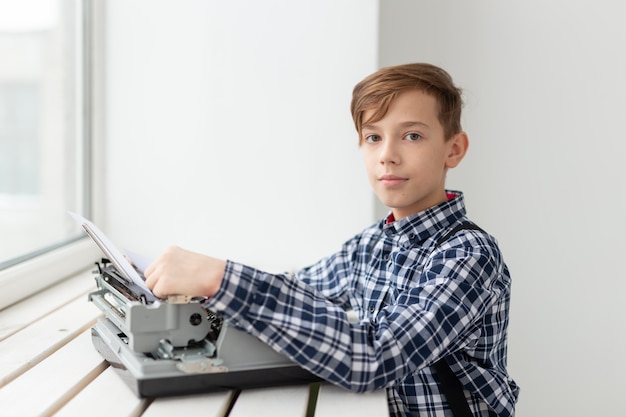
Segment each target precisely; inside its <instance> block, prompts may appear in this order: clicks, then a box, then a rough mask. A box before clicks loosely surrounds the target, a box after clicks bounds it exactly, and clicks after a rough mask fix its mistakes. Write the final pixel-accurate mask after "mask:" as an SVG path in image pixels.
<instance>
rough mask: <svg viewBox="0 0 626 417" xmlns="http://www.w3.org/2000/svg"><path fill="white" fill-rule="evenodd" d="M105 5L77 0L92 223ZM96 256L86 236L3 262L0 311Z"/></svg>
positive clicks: (85, 174) (85, 180)
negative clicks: (80, 32) (102, 17)
mask: <svg viewBox="0 0 626 417" xmlns="http://www.w3.org/2000/svg"><path fill="white" fill-rule="evenodd" d="M102 3H103V2H99V1H94V0H79V1H78V5H79V7H80V11H79V13H80V15H79V16H80V21H81V23H80V24H81V26H82V27H81V28H80V30H81V31H82V33H83V35H82V36H81V37H80V43H79V45H78V49H79V50H80V51H81V54H82V59H81V60H79V62H78V65H80V66H81V68H80V74H81V78H82V79H81V81H80V82H81V84H82V91H81V94H80V96H79V101H80V108H82V114H80V113H79V114H78V115H77V116H78V117H80V118H81V123H80V130H79V132H78V134H79V135H80V137H82V141H80V142H81V145H80V146H81V147H82V151H81V155H82V158H83V162H84V163H83V169H82V173H81V174H82V184H81V186H82V192H83V199H84V213H85V216H86V217H91V218H92V219H93V218H94V216H95V215H96V214H97V213H96V210H95V209H94V202H96V200H98V199H97V198H96V195H97V191H98V190H102V189H103V187H101V186H99V184H100V185H101V179H100V182H98V177H99V176H97V175H96V170H97V169H98V167H101V165H100V163H99V162H98V161H99V160H98V158H97V157H95V156H96V155H98V154H100V155H101V154H102V153H101V152H100V151H102V149H96V146H95V144H96V143H98V142H102V141H101V140H100V141H96V136H97V134H96V131H101V128H102V120H103V117H102V114H101V110H102V109H103V108H104V107H103V106H101V105H100V104H99V98H100V97H102V94H101V91H102V88H103V87H102V84H103V79H104V77H103V73H102V70H101V68H102V65H101V61H102V59H101V58H102V53H103V47H102V46H103V38H104V36H103V33H102V31H103V26H104V25H103V22H102V19H101V18H100V17H101V16H102V12H103V10H104V9H103V7H104V6H103V5H102ZM99 256H100V253H99V251H98V250H97V247H96V246H95V245H94V244H93V242H92V241H91V240H90V239H89V238H88V237H87V236H86V235H85V236H79V237H75V238H71V239H68V240H66V241H61V242H58V243H57V244H54V245H51V246H49V247H47V248H44V249H40V250H35V251H33V252H31V253H28V254H24V255H23V256H21V257H18V258H16V259H15V261H10V262H7V265H8V266H7V267H5V268H4V269H2V270H0V310H2V309H4V308H5V307H7V306H10V305H12V304H15V303H16V302H19V301H20V300H22V299H24V298H27V297H28V296H30V295H32V294H35V293H37V292H39V291H41V290H43V289H45V288H47V287H50V286H52V285H54V284H55V283H57V282H59V281H62V280H64V279H66V278H69V277H71V276H73V275H75V274H76V273H78V272H80V271H83V270H87V269H88V268H89V266H90V265H92V264H93V262H95V261H96V260H97V259H98V258H99Z"/></svg>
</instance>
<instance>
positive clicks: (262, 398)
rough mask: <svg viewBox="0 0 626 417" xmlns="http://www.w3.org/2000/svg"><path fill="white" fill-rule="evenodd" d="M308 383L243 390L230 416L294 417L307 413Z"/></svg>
mask: <svg viewBox="0 0 626 417" xmlns="http://www.w3.org/2000/svg"><path fill="white" fill-rule="evenodd" d="M308 402H309V387H308V385H300V386H291V387H275V388H264V389H250V390H246V391H242V392H241V393H240V394H239V397H238V398H237V402H236V403H235V405H234V407H233V409H232V411H231V413H230V415H229V417H249V416H255V417H294V416H304V415H305V414H306V410H307V405H308Z"/></svg>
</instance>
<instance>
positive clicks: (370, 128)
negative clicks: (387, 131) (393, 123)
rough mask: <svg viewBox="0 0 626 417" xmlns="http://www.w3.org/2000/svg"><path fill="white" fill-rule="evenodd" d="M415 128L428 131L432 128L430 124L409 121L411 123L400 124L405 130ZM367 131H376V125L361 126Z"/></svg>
mask: <svg viewBox="0 0 626 417" xmlns="http://www.w3.org/2000/svg"><path fill="white" fill-rule="evenodd" d="M414 126H419V127H425V128H427V129H430V126H429V125H428V124H426V123H424V122H418V121H412V120H409V121H406V122H402V123H400V127H404V128H407V127H414ZM366 129H369V130H376V124H370V123H368V124H364V125H362V126H361V130H366Z"/></svg>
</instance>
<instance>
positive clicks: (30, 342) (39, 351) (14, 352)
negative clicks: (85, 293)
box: [0, 299, 101, 387]
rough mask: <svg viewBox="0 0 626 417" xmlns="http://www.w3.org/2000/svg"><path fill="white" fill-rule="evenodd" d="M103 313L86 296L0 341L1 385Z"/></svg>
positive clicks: (74, 335)
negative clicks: (85, 298)
mask: <svg viewBox="0 0 626 417" xmlns="http://www.w3.org/2000/svg"><path fill="white" fill-rule="evenodd" d="M100 315H101V313H100V311H99V310H98V309H97V308H96V307H95V306H93V305H92V304H91V303H88V302H87V300H84V299H76V300H74V301H72V302H70V303H69V304H67V305H66V306H64V307H63V308H61V309H59V310H56V311H53V312H52V313H50V314H49V315H47V316H45V317H43V318H42V319H41V320H38V321H37V322H35V323H33V324H32V325H30V326H28V327H26V328H25V329H23V330H21V331H20V332H18V333H16V334H14V335H12V336H11V337H9V338H7V339H4V340H3V341H2V342H0V387H2V386H4V385H5V384H7V383H9V382H10V381H11V380H12V379H14V378H16V377H18V376H19V375H21V374H22V373H24V372H26V371H28V369H30V368H31V367H32V366H35V365H37V363H39V362H40V361H41V360H43V359H45V358H46V357H47V356H49V355H50V354H51V353H53V352H54V351H56V350H57V349H59V348H60V347H61V346H63V345H64V344H65V343H67V342H68V341H69V340H71V339H72V338H74V337H76V335H77V334H78V333H80V332H82V331H84V330H85V329H86V328H87V327H89V326H90V324H91V323H93V322H94V321H95V319H96V317H98V316H100ZM91 350H92V351H93V350H94V349H93V348H91Z"/></svg>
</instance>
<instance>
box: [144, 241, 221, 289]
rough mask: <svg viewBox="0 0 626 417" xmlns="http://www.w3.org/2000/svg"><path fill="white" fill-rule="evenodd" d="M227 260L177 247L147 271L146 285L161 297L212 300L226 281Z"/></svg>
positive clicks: (172, 247)
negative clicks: (175, 296)
mask: <svg viewBox="0 0 626 417" xmlns="http://www.w3.org/2000/svg"><path fill="white" fill-rule="evenodd" d="M225 269H226V261H224V260H221V259H216V258H211V257H210V256H205V255H201V254H199V253H194V252H190V251H187V250H184V249H181V248H179V247H177V246H171V247H169V248H168V249H167V250H166V251H165V252H163V254H162V255H161V256H159V257H158V258H157V259H156V260H155V261H154V262H153V263H152V264H151V265H150V266H149V267H148V268H146V270H145V271H144V276H145V277H146V286H147V287H148V288H150V290H152V292H153V293H154V295H156V296H157V297H159V298H167V296H169V295H188V296H192V297H211V296H213V295H215V293H216V292H217V291H218V290H219V288H220V285H221V283H222V279H223V278H224V270H225Z"/></svg>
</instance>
